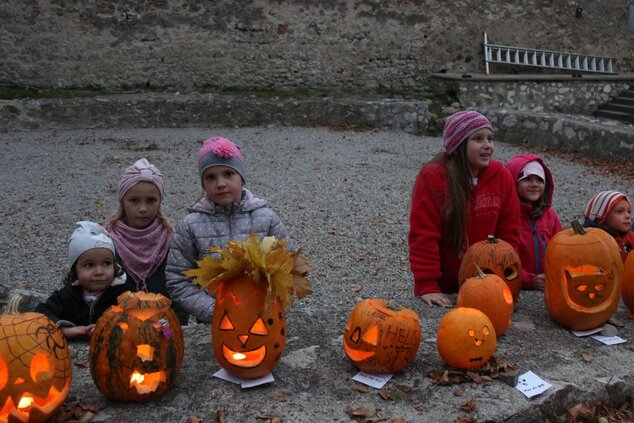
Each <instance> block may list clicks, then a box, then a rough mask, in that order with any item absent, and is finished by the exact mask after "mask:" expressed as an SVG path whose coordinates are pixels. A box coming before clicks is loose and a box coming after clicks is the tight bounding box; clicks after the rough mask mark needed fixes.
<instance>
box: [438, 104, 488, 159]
mask: <svg viewBox="0 0 634 423" xmlns="http://www.w3.org/2000/svg"><path fill="white" fill-rule="evenodd" d="M482 128H488V129H490V130H491V131H493V127H492V126H491V122H489V119H487V118H486V117H485V116H484V115H483V114H481V113H479V112H476V111H473V110H464V111H462V112H456V113H454V114H453V115H451V116H449V117H448V118H447V120H446V121H445V130H444V131H443V134H442V138H443V144H444V146H445V151H446V152H447V154H449V155H452V154H453V153H454V151H456V150H457V149H458V147H459V146H460V144H462V142H463V141H464V140H466V139H468V138H469V137H470V136H471V135H473V134H475V133H476V132H478V131H479V130H480V129H482Z"/></svg>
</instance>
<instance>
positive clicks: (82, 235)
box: [68, 220, 115, 268]
mask: <svg viewBox="0 0 634 423" xmlns="http://www.w3.org/2000/svg"><path fill="white" fill-rule="evenodd" d="M76 225H77V228H75V230H74V231H73V233H72V235H71V236H70V238H69V239H68V267H69V268H72V267H73V265H74V264H75V262H76V261H77V259H78V258H79V256H81V255H82V254H83V253H84V252H86V251H88V250H91V249H93V248H107V249H109V250H110V251H112V256H113V259H114V255H115V250H114V243H113V242H112V239H110V236H109V235H108V232H106V229H105V228H104V227H103V226H101V225H99V224H97V223H94V222H88V221H86V220H82V221H81V222H77V223H76Z"/></svg>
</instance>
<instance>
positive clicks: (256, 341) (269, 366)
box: [211, 275, 286, 379]
mask: <svg viewBox="0 0 634 423" xmlns="http://www.w3.org/2000/svg"><path fill="white" fill-rule="evenodd" d="M266 289H267V283H266V282H262V283H259V284H256V283H255V281H254V280H253V279H252V278H251V277H249V276H246V275H243V276H240V277H237V278H234V279H231V280H229V281H226V282H222V283H221V284H220V286H219V287H218V290H217V291H216V305H215V306H214V312H213V316H212V320H211V322H212V323H211V343H212V346H213V349H214V354H215V356H216V360H217V361H218V364H220V366H221V367H222V368H224V369H225V370H226V371H227V372H228V373H231V374H232V375H234V376H237V377H240V378H243V379H254V378H258V377H261V376H264V375H266V374H268V373H270V372H271V370H273V368H274V367H275V366H276V365H277V363H278V361H279V359H280V358H281V357H282V353H283V352H284V346H285V345H286V319H285V314H284V307H282V304H281V302H280V300H279V298H277V299H276V300H274V301H273V302H272V303H271V304H270V305H269V306H268V308H266V307H265V297H266Z"/></svg>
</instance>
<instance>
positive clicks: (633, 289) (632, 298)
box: [622, 252, 634, 319]
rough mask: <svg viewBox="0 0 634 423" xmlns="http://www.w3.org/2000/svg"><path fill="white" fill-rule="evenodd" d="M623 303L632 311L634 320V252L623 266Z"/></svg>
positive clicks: (631, 315) (631, 316) (628, 256)
mask: <svg viewBox="0 0 634 423" xmlns="http://www.w3.org/2000/svg"><path fill="white" fill-rule="evenodd" d="M622 293H623V303H625V305H626V306H627V308H628V310H629V311H630V315H629V317H630V319H634V252H631V253H629V254H628V255H627V258H626V259H625V263H624V264H623V288H622Z"/></svg>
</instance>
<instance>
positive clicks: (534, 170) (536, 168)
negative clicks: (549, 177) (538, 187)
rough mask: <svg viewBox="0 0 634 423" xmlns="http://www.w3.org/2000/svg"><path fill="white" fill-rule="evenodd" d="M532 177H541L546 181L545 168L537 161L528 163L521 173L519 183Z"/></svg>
mask: <svg viewBox="0 0 634 423" xmlns="http://www.w3.org/2000/svg"><path fill="white" fill-rule="evenodd" d="M531 175H535V176H539V177H540V178H542V181H545V180H546V173H545V172H544V167H543V166H542V165H541V164H540V163H539V162H538V161H536V160H533V161H532V162H528V163H526V165H524V167H523V168H522V171H521V172H520V174H519V176H518V178H517V181H518V182H519V181H521V180H522V179H526V178H528V177H529V176H531Z"/></svg>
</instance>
